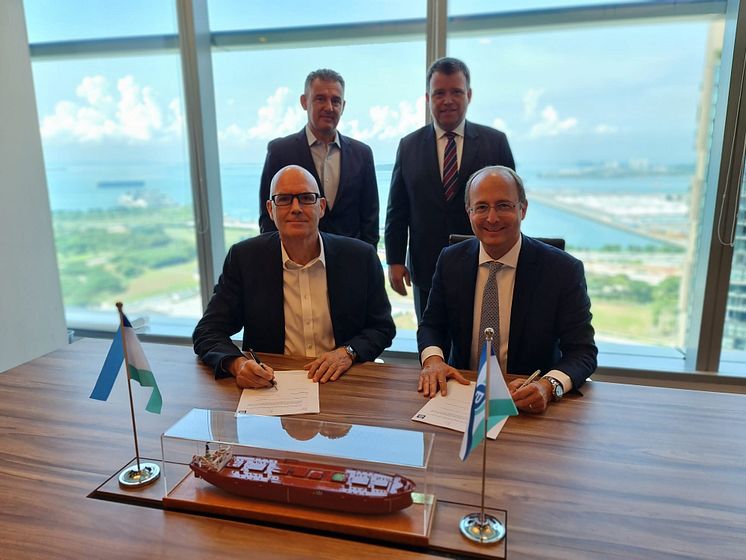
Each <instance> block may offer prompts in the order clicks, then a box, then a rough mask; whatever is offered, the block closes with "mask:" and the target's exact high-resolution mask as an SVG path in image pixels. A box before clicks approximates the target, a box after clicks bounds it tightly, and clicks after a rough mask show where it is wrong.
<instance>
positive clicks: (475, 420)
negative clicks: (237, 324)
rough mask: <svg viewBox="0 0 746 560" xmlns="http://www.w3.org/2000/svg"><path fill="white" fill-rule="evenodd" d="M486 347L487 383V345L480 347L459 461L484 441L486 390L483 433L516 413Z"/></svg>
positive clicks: (499, 372)
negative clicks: (488, 376)
mask: <svg viewBox="0 0 746 560" xmlns="http://www.w3.org/2000/svg"><path fill="white" fill-rule="evenodd" d="M491 346H492V345H491V344H490V357H489V370H490V373H489V375H490V380H489V384H488V383H487V369H488V368H487V365H488V361H487V343H485V344H484V346H483V347H482V354H481V355H480V357H479V375H478V376H477V386H476V388H475V389H474V398H473V399H472V402H471V413H470V414H469V424H468V426H467V428H466V431H465V432H464V439H462V440H461V451H460V452H459V457H460V458H461V460H462V461H465V460H466V458H467V457H468V456H469V453H471V450H472V449H474V448H475V447H476V446H477V445H479V443H480V442H481V441H482V440H483V439H484V434H485V422H484V414H485V395H486V393H487V387H489V391H490V395H489V407H488V409H489V418H488V419H487V431H488V432H489V431H490V430H491V429H492V428H493V427H494V426H495V425H496V424H497V423H498V422H500V421H501V420H502V419H503V418H505V417H506V416H515V415H517V414H518V409H517V408H516V407H515V403H514V402H513V399H512V397H511V396H510V391H509V390H508V386H507V385H506V384H505V379H504V378H503V374H502V371H501V370H500V364H499V363H498V361H497V357H496V356H495V353H494V351H493V350H492V348H491Z"/></svg>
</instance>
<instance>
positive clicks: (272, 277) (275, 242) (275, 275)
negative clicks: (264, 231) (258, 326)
mask: <svg viewBox="0 0 746 560" xmlns="http://www.w3.org/2000/svg"><path fill="white" fill-rule="evenodd" d="M267 254H268V258H267V262H266V263H263V264H259V266H266V270H265V278H266V282H265V283H264V290H265V291H264V293H263V294H262V296H261V297H262V298H266V300H267V309H272V310H274V312H272V313H268V314H267V315H266V316H265V317H263V318H262V321H263V322H264V325H263V326H262V328H263V329H266V330H267V332H268V333H270V335H269V337H268V338H269V340H273V341H278V340H279V346H278V350H276V351H278V352H280V353H282V352H283V351H284V349H285V298H284V293H283V284H284V281H283V278H282V249H281V248H280V235H279V234H278V233H275V235H274V238H273V239H271V240H270V250H269V251H268V253H267ZM257 264H258V263H250V266H257Z"/></svg>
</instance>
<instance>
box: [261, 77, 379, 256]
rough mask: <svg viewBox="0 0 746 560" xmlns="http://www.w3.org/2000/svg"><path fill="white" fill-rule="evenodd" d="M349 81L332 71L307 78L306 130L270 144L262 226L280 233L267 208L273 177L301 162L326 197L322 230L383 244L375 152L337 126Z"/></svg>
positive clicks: (304, 98) (302, 98)
mask: <svg viewBox="0 0 746 560" xmlns="http://www.w3.org/2000/svg"><path fill="white" fill-rule="evenodd" d="M344 88H345V82H344V79H343V78H342V76H341V75H340V74H339V73H337V72H335V71H334V70H329V69H320V70H315V71H313V72H311V73H310V74H309V75H308V76H307V77H306V83H305V88H304V92H303V95H301V96H300V104H301V106H302V107H303V109H304V110H305V111H306V113H307V114H308V122H307V123H306V126H304V127H303V129H302V130H301V131H299V132H297V133H295V134H291V135H290V136H286V137H284V138H277V139H275V140H273V141H272V142H270V143H269V145H268V146H267V158H266V160H265V162H264V170H263V172H262V179H261V185H260V189H259V208H260V214H259V227H260V230H261V232H262V233H265V232H268V231H275V230H276V226H275V224H274V222H273V221H272V219H271V218H270V216H269V213H268V212H267V200H268V199H269V191H270V182H271V180H272V177H273V176H274V175H275V173H277V171H279V170H280V169H282V168H283V167H285V166H287V165H299V166H300V167H303V168H304V169H305V170H307V171H308V172H309V173H311V175H313V177H314V179H316V182H317V183H318V184H319V188H320V189H321V195H322V197H323V198H324V199H326V201H327V209H326V214H325V215H324V217H323V218H322V219H321V222H320V223H319V229H320V230H321V231H325V232H328V233H336V234H337V235H344V236H345V237H355V238H358V239H360V240H362V241H365V242H367V243H370V244H371V245H373V246H374V247H376V246H377V245H378V239H379V220H378V208H379V203H378V184H377V182H376V173H375V166H374V163H373V152H372V151H371V149H370V147H369V146H367V145H366V144H363V143H362V142H358V141H357V140H353V139H352V138H348V137H346V136H343V135H342V134H340V133H339V132H338V130H337V125H338V124H339V120H340V118H341V117H342V114H343V113H344V109H345V99H344Z"/></svg>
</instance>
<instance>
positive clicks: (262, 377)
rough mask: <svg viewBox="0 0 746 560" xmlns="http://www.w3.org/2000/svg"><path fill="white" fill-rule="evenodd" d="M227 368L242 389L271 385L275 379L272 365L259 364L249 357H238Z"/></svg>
mask: <svg viewBox="0 0 746 560" xmlns="http://www.w3.org/2000/svg"><path fill="white" fill-rule="evenodd" d="M226 369H227V370H228V371H229V372H230V373H231V375H233V377H235V378H236V385H238V386H239V387H241V388H242V389H260V388H262V387H271V386H272V385H273V383H272V382H273V381H274V379H275V372H274V370H273V369H272V368H271V367H269V366H268V365H267V364H261V365H260V364H257V363H256V362H255V361H254V360H249V359H248V358H243V357H239V358H236V359H235V360H232V361H231V362H230V363H229V364H228V367H227V368H226Z"/></svg>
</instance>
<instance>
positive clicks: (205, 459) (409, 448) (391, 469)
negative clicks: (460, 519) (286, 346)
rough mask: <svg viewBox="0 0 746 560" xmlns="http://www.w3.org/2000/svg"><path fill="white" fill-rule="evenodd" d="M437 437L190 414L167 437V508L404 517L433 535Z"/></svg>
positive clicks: (276, 419) (216, 413) (316, 423)
mask: <svg viewBox="0 0 746 560" xmlns="http://www.w3.org/2000/svg"><path fill="white" fill-rule="evenodd" d="M434 438H435V436H434V435H433V434H426V433H422V432H416V431H410V430H398V429H391V428H379V427H372V426H358V425H352V424H340V423H335V422H320V421H316V420H306V419H298V418H281V417H272V416H253V415H244V414H236V413H234V412H228V411H211V410H203V409H193V410H191V411H190V412H189V413H188V414H187V415H185V416H184V417H183V418H182V419H181V420H179V421H178V422H177V423H176V424H174V425H173V426H172V427H171V428H170V429H169V430H168V431H166V432H165V433H164V434H163V436H162V438H161V444H162V447H163V466H164V476H165V485H166V498H165V500H164V503H166V504H167V506H168V505H169V503H170V504H172V505H173V504H175V505H176V507H180V508H184V507H185V505H187V506H188V505H189V504H190V503H191V505H194V506H195V507H194V508H191V507H187V509H197V510H200V511H213V512H217V513H231V514H233V513H235V512H234V511H233V509H230V511H229V510H228V509H227V508H224V507H223V506H222V505H221V504H230V508H235V507H239V508H241V507H243V506H245V507H246V508H247V509H253V508H256V507H257V506H258V507H260V508H262V507H264V508H266V507H277V505H278V504H283V506H285V507H290V508H292V509H297V508H314V509H315V510H316V511H317V512H318V511H328V512H332V513H330V515H334V514H335V513H336V514H337V515H338V514H339V513H340V512H341V513H343V514H345V515H352V516H356V515H362V516H376V517H379V518H381V517H390V516H394V517H395V516H397V515H398V516H400V517H402V518H406V519H405V520H408V522H409V521H412V520H415V521H416V525H417V526H420V527H423V528H424V529H425V531H427V529H428V528H429V525H430V521H431V516H432V513H433V508H434V506H435V500H434V499H433V497H432V496H431V495H430V491H429V489H428V488H429V483H430V480H429V479H430V466H429V459H430V456H431V452H432V448H433V441H434ZM192 502H194V503H192ZM236 504H239V505H238V506H236ZM241 504H243V506H242V505H241ZM263 504H270V505H266V506H264V505H263ZM205 505H207V506H208V507H203V506H205ZM306 517H307V516H306ZM254 518H256V517H254Z"/></svg>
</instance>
